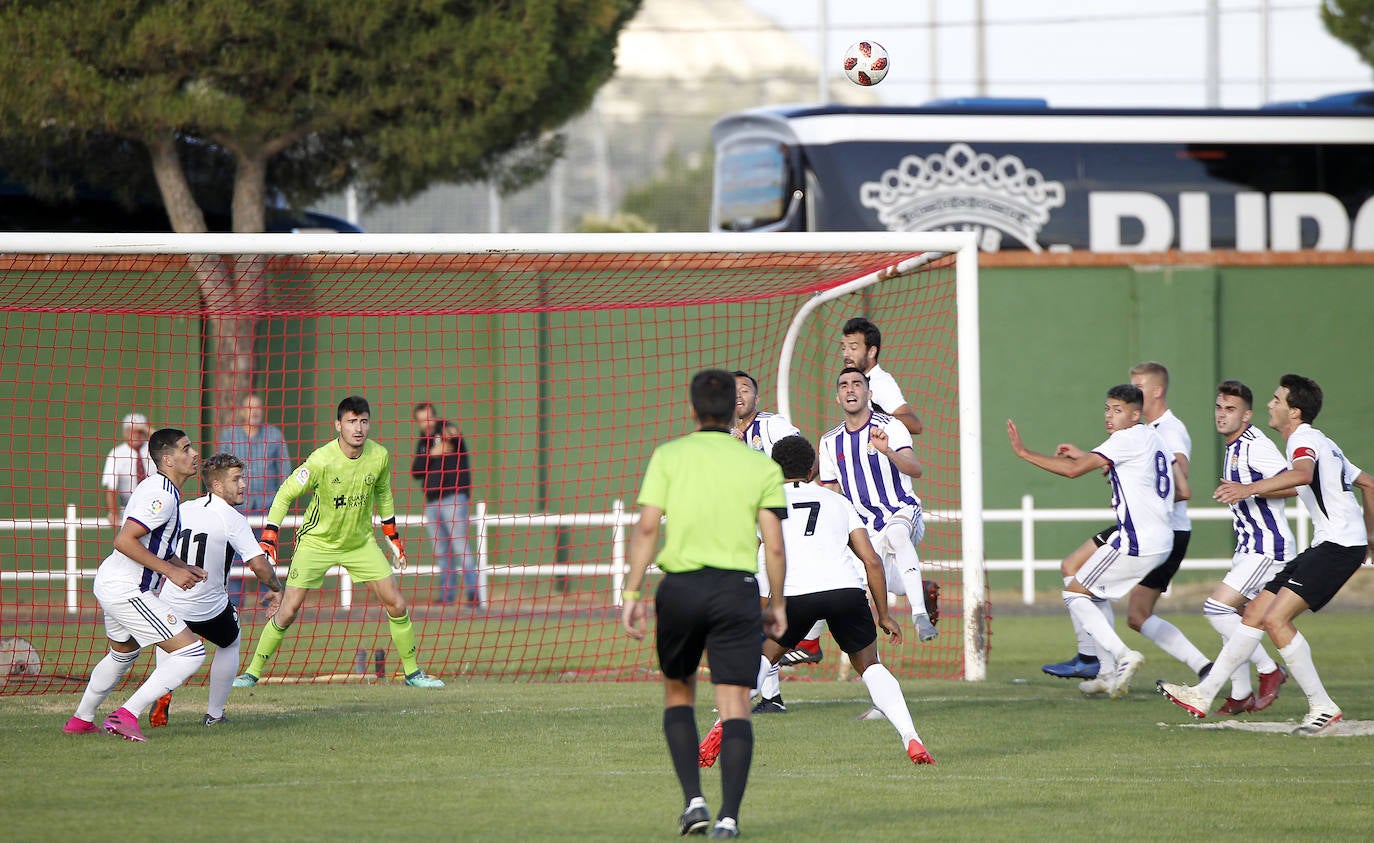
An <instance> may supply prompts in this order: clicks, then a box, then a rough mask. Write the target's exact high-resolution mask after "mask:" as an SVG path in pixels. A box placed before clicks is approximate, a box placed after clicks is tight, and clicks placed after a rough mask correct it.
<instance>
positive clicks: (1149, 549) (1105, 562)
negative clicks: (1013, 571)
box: [1007, 384, 1174, 699]
mask: <svg viewBox="0 0 1374 843" xmlns="http://www.w3.org/2000/svg"><path fill="white" fill-rule="evenodd" d="M1144 405H1145V398H1144V395H1143V394H1142V393H1141V391H1140V387H1137V386H1134V385H1132V384H1118V385H1117V386H1114V387H1112V388H1111V389H1109V390H1107V399H1106V405H1105V408H1104V416H1103V418H1104V422H1105V424H1106V428H1107V432H1108V433H1109V434H1110V435H1109V436H1108V437H1107V441H1105V442H1103V443H1102V444H1101V445H1098V446H1097V447H1096V448H1094V449H1093V450H1092V451H1084V450H1082V449H1081V448H1077V447H1075V446H1073V445H1068V444H1063V445H1060V446H1059V447H1058V448H1056V449H1055V453H1054V455H1053V456H1050V455H1048V454H1040V453H1036V452H1035V451H1032V450H1030V449H1029V448H1027V447H1026V446H1025V445H1024V444H1023V443H1022V441H1021V433H1020V431H1018V430H1017V429H1016V424H1015V423H1014V422H1013V421H1012V420H1011V419H1008V420H1007V438H1008V439H1009V440H1010V441H1011V449H1012V452H1013V453H1015V454H1016V456H1018V457H1020V458H1021V459H1023V460H1025V461H1026V462H1028V463H1030V464H1031V465H1034V466H1037V467H1039V468H1043V469H1044V470H1046V471H1049V472H1051V473H1054V474H1058V475H1060V476H1061V477H1069V478H1073V477H1082V476H1083V475H1085V474H1088V473H1090V472H1094V471H1103V472H1104V473H1105V474H1106V477H1107V482H1108V484H1109V485H1110V486H1111V489H1112V509H1113V511H1114V512H1115V514H1116V529H1115V530H1114V531H1113V532H1112V533H1111V535H1110V536H1109V537H1107V539H1106V541H1105V542H1104V544H1103V545H1102V546H1101V547H1098V548H1096V549H1095V550H1094V551H1093V552H1092V554H1091V555H1089V556H1088V557H1087V558H1086V559H1083V558H1082V557H1081V555H1080V554H1077V553H1075V554H1074V555H1073V556H1071V557H1070V558H1071V559H1074V560H1075V563H1076V564H1073V565H1070V564H1069V563H1068V561H1067V560H1066V567H1068V568H1072V570H1070V571H1069V572H1068V573H1067V574H1066V576H1065V579H1064V591H1063V597H1064V605H1065V606H1066V607H1067V608H1068V610H1069V617H1070V619H1071V620H1072V621H1073V623H1074V627H1075V629H1076V630H1077V629H1082V630H1083V631H1084V632H1085V633H1086V635H1087V636H1088V637H1089V638H1091V640H1092V643H1093V644H1094V645H1095V647H1096V650H1097V653H1098V657H1099V658H1100V659H1101V660H1102V662H1103V670H1102V672H1100V673H1099V674H1098V676H1099V677H1101V679H1102V681H1103V682H1105V683H1106V688H1105V690H1106V692H1107V693H1108V694H1109V695H1110V696H1111V697H1112V699H1117V698H1119V697H1121V696H1123V695H1125V694H1126V692H1127V691H1129V690H1130V684H1131V679H1132V678H1134V676H1135V674H1136V672H1137V671H1138V670H1140V665H1141V664H1142V663H1143V662H1144V661H1145V657H1144V656H1143V655H1141V654H1140V653H1139V652H1137V651H1135V650H1132V649H1130V648H1128V647H1127V646H1126V644H1125V642H1123V641H1122V640H1121V638H1120V637H1119V636H1118V635H1117V634H1116V632H1115V631H1114V630H1113V629H1112V625H1111V624H1110V623H1108V622H1107V619H1106V617H1104V616H1103V614H1102V612H1101V611H1100V610H1099V609H1098V608H1097V606H1096V605H1094V600H1119V599H1121V598H1122V597H1124V596H1125V595H1126V593H1127V592H1129V591H1130V590H1131V588H1132V587H1133V586H1135V584H1136V583H1138V582H1140V578H1141V577H1143V576H1145V575H1146V574H1148V573H1149V572H1150V571H1151V570H1153V569H1154V568H1155V567H1156V566H1157V565H1159V564H1160V563H1162V562H1163V561H1164V560H1165V559H1167V558H1168V556H1169V552H1170V551H1171V550H1172V549H1173V545H1174V533H1173V530H1172V529H1171V527H1170V523H1169V515H1170V512H1171V511H1172V509H1173V505H1174V479H1173V469H1172V460H1171V459H1170V457H1169V452H1168V450H1167V448H1166V446H1165V444H1164V442H1163V441H1162V440H1161V439H1160V438H1159V434H1157V433H1155V431H1154V429H1152V428H1151V427H1150V426H1149V425H1146V424H1144V423H1143V422H1142V420H1141V418H1142V415H1143V413H1144ZM1075 557H1076V558H1075ZM1108 659H1110V662H1108Z"/></svg>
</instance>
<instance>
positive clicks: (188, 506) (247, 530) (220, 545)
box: [159, 495, 262, 621]
mask: <svg viewBox="0 0 1374 843" xmlns="http://www.w3.org/2000/svg"><path fill="white" fill-rule="evenodd" d="M176 548H177V554H178V555H180V556H181V559H182V561H184V562H185V563H186V564H187V565H193V566H195V567H197V568H202V569H204V570H205V579H204V581H202V582H198V583H196V584H195V585H193V586H191V587H190V588H188V589H185V590H182V589H180V588H177V587H176V586H174V585H167V586H166V587H164V588H163V589H162V593H161V594H160V595H159V596H160V597H161V598H162V602H164V603H166V604H167V605H168V606H169V607H171V608H172V609H174V610H175V611H176V612H177V613H178V614H180V615H181V617H182V618H183V619H184V620H188V621H208V620H210V619H212V618H214V617H216V616H217V615H219V613H220V612H223V611H224V607H225V606H226V605H228V603H229V594H228V592H227V591H226V590H225V586H226V584H227V583H228V581H229V565H230V563H231V562H233V561H234V556H235V555H237V556H238V557H240V558H241V559H245V560H246V559H252V558H253V557H255V556H261V555H262V549H261V548H260V547H258V540H257V539H256V538H255V537H254V536H253V528H252V527H251V526H250V525H249V524H248V519H247V518H244V517H243V514H242V513H241V512H239V511H238V510H236V509H234V508H233V507H232V506H230V505H229V504H228V502H227V501H225V500H224V499H223V498H217V497H215V496H214V495H206V496H205V497H203V498H196V499H195V500H193V501H187V502H185V503H183V504H182V505H181V532H180V533H179V534H178V535H177V537H176Z"/></svg>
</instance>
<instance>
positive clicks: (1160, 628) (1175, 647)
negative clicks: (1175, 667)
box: [1140, 615, 1211, 673]
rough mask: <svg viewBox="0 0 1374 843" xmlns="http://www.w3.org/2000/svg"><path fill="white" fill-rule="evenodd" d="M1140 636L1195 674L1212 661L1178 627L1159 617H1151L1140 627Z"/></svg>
mask: <svg viewBox="0 0 1374 843" xmlns="http://www.w3.org/2000/svg"><path fill="white" fill-rule="evenodd" d="M1140 634H1141V635H1143V636H1145V637H1146V638H1148V639H1150V640H1151V641H1153V642H1155V646H1157V647H1159V649H1161V650H1163V651H1164V652H1166V653H1168V654H1169V655H1171V656H1173V657H1174V658H1176V659H1178V660H1179V661H1181V662H1183V663H1184V664H1186V665H1188V667H1189V669H1191V670H1192V671H1193V673H1197V672H1198V671H1199V670H1202V669H1203V668H1204V667H1206V666H1207V663H1208V662H1209V661H1211V659H1209V658H1207V656H1206V655H1204V654H1203V652H1202V651H1201V650H1199V649H1198V648H1197V647H1196V646H1195V645H1194V644H1193V642H1191V641H1189V640H1188V636H1186V635H1184V634H1183V632H1182V631H1180V630H1179V628H1178V627H1176V626H1174V625H1173V624H1171V623H1169V622H1168V621H1166V620H1164V619H1163V618H1161V617H1160V616H1159V615H1150V616H1149V617H1148V618H1146V619H1145V622H1144V623H1142V624H1141V625H1140Z"/></svg>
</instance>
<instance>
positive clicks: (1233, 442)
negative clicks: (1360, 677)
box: [1202, 381, 1297, 714]
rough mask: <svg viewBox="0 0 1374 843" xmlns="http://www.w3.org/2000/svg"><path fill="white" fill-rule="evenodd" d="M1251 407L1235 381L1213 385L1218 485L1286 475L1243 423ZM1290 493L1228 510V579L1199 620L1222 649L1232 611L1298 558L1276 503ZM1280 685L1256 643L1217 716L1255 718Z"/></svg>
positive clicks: (1236, 622)
mask: <svg viewBox="0 0 1374 843" xmlns="http://www.w3.org/2000/svg"><path fill="white" fill-rule="evenodd" d="M1253 405H1254V393H1252V392H1251V391H1250V387H1248V386H1246V385H1245V384H1243V383H1241V382H1240V381H1222V382H1221V383H1220V384H1218V385H1217V402H1216V427H1217V433H1220V434H1221V435H1222V436H1223V437H1225V439H1226V451H1225V453H1224V454H1223V455H1222V460H1221V479H1222V480H1227V481H1230V482H1232V483H1249V482H1253V481H1255V480H1263V479H1265V478H1267V477H1273V476H1274V475H1276V474H1278V473H1280V472H1282V471H1283V470H1284V469H1286V468H1288V463H1287V462H1286V461H1285V460H1284V458H1283V454H1281V453H1279V449H1278V448H1276V447H1275V446H1274V443H1273V442H1270V441H1269V437H1267V436H1265V435H1264V434H1263V433H1261V432H1260V431H1259V428H1257V427H1255V426H1254V425H1253V424H1251V423H1250V418H1251V417H1252V416H1253V415H1254V410H1253V409H1252V408H1253ZM1294 494H1296V493H1295V492H1293V491H1292V490H1291V489H1286V490H1284V491H1283V492H1280V493H1279V495H1280V496H1279V497H1273V498H1261V497H1255V498H1246V499H1245V500H1240V501H1236V502H1235V503H1233V504H1231V517H1232V519H1233V520H1234V522H1235V531H1236V552H1235V555H1234V556H1233V557H1232V558H1231V572H1230V573H1228V574H1227V575H1226V577H1225V578H1224V579H1222V581H1221V584H1220V585H1218V586H1217V588H1216V591H1214V592H1212V596H1211V597H1209V598H1207V602H1206V603H1204V604H1203V605H1202V614H1203V615H1204V616H1205V617H1206V618H1207V620H1208V622H1209V623H1211V624H1212V627H1213V628H1214V629H1216V631H1217V633H1218V634H1219V635H1221V643H1222V645H1223V646H1224V645H1225V644H1226V642H1227V641H1228V640H1230V638H1231V636H1232V634H1234V633H1235V631H1236V628H1237V627H1239V626H1240V613H1239V611H1238V610H1239V609H1241V608H1242V607H1244V606H1245V604H1246V603H1248V602H1250V601H1251V600H1253V599H1255V597H1256V595H1258V594H1259V592H1260V589H1262V588H1264V587H1265V586H1266V585H1268V584H1269V581H1270V580H1272V579H1273V578H1274V575H1275V574H1277V573H1278V572H1279V569H1280V568H1282V567H1283V565H1284V563H1286V562H1288V561H1289V560H1291V559H1292V558H1293V555H1294V554H1295V553H1296V552H1297V547H1296V542H1294V540H1293V533H1292V531H1291V530H1289V529H1288V518H1287V515H1286V514H1285V512H1284V500H1283V499H1284V497H1292V496H1293V495H1294ZM1250 662H1253V663H1254V665H1255V668H1256V669H1257V670H1258V671H1259V695H1258V696H1256V695H1255V693H1254V690H1253V686H1252V685H1251V684H1250ZM1285 679H1287V675H1286V674H1285V673H1284V672H1283V670H1282V669H1281V668H1280V667H1279V666H1278V665H1277V664H1275V663H1274V659H1273V658H1272V657H1270V655H1269V652H1268V651H1267V650H1265V649H1264V645H1263V644H1260V645H1259V646H1257V647H1255V651H1254V652H1253V653H1251V655H1250V659H1249V661H1248V662H1245V663H1242V664H1241V666H1240V667H1238V668H1236V670H1235V672H1234V673H1233V674H1231V696H1229V697H1227V698H1226V701H1225V702H1224V703H1222V704H1221V707H1220V708H1218V709H1217V711H1218V712H1219V713H1221V714H1242V713H1244V712H1247V711H1262V710H1263V709H1266V708H1268V707H1269V706H1270V705H1271V704H1272V703H1273V702H1274V700H1276V699H1278V696H1279V686H1280V685H1282V684H1283V682H1284V680H1285Z"/></svg>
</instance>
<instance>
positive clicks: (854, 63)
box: [844, 41, 891, 87]
mask: <svg viewBox="0 0 1374 843" xmlns="http://www.w3.org/2000/svg"><path fill="white" fill-rule="evenodd" d="M889 66H891V63H890V62H889V61H888V59H887V50H885V49H883V45H882V44H879V43H878V42H877V41H855V42H854V43H853V44H850V45H849V49H848V50H845V51H844V75H845V76H848V77H849V81H850V82H853V83H854V84H855V85H863V86H864V87H867V86H869V85H876V84H878V83H879V82H881V81H883V77H884V76H886V75H887V69H888V67H889Z"/></svg>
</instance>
